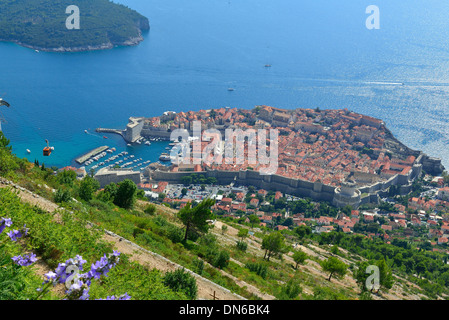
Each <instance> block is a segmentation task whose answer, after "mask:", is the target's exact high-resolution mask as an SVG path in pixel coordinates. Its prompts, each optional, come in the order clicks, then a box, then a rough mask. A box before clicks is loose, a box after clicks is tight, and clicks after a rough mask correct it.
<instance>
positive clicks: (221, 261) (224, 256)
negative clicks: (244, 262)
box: [212, 250, 230, 269]
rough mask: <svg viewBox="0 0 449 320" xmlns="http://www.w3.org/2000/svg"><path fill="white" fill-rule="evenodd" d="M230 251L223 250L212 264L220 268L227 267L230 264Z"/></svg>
mask: <svg viewBox="0 0 449 320" xmlns="http://www.w3.org/2000/svg"><path fill="white" fill-rule="evenodd" d="M229 259H230V256H229V252H227V251H226V250H221V251H220V252H219V253H218V254H217V256H216V257H215V259H214V260H213V262H212V265H213V266H214V267H216V268H218V269H223V268H226V267H227V266H228V264H229Z"/></svg>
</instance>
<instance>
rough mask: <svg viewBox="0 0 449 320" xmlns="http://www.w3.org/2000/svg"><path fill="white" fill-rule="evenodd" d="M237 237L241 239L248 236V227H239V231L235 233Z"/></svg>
mask: <svg viewBox="0 0 449 320" xmlns="http://www.w3.org/2000/svg"><path fill="white" fill-rule="evenodd" d="M237 237H239V238H241V239H242V241H243V240H244V239H245V238H246V237H248V229H246V228H243V229H240V230H239V233H238V234H237Z"/></svg>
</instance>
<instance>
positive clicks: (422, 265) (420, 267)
mask: <svg viewBox="0 0 449 320" xmlns="http://www.w3.org/2000/svg"><path fill="white" fill-rule="evenodd" d="M415 271H416V273H417V274H418V276H421V275H422V274H423V273H424V272H426V271H427V267H426V264H425V263H424V262H423V261H420V262H418V263H417V264H416V265H415Z"/></svg>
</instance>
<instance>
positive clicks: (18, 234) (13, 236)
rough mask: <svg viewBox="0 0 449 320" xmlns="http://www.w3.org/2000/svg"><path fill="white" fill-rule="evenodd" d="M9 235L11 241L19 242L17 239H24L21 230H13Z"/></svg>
mask: <svg viewBox="0 0 449 320" xmlns="http://www.w3.org/2000/svg"><path fill="white" fill-rule="evenodd" d="M7 235H8V236H9V237H10V238H11V241H17V239H19V238H21V237H22V233H21V232H20V231H19V230H12V231H10V232H8V233H7Z"/></svg>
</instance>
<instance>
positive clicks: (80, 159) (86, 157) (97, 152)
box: [75, 146, 109, 164]
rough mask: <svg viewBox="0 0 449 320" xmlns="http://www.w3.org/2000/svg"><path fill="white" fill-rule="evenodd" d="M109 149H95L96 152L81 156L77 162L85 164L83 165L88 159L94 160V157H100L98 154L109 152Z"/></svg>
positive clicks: (92, 151) (105, 147)
mask: <svg viewBox="0 0 449 320" xmlns="http://www.w3.org/2000/svg"><path fill="white" fill-rule="evenodd" d="M107 149H109V147H108V146H102V147H98V148H95V149H94V150H91V151H89V152H88V153H86V154H84V155H83V156H81V157H79V158H77V159H75V161H76V162H77V163H78V164H83V163H85V162H86V161H87V160H88V159H90V158H92V157H95V156H96V155H98V154H100V153H102V152H104V151H105V150H107Z"/></svg>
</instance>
